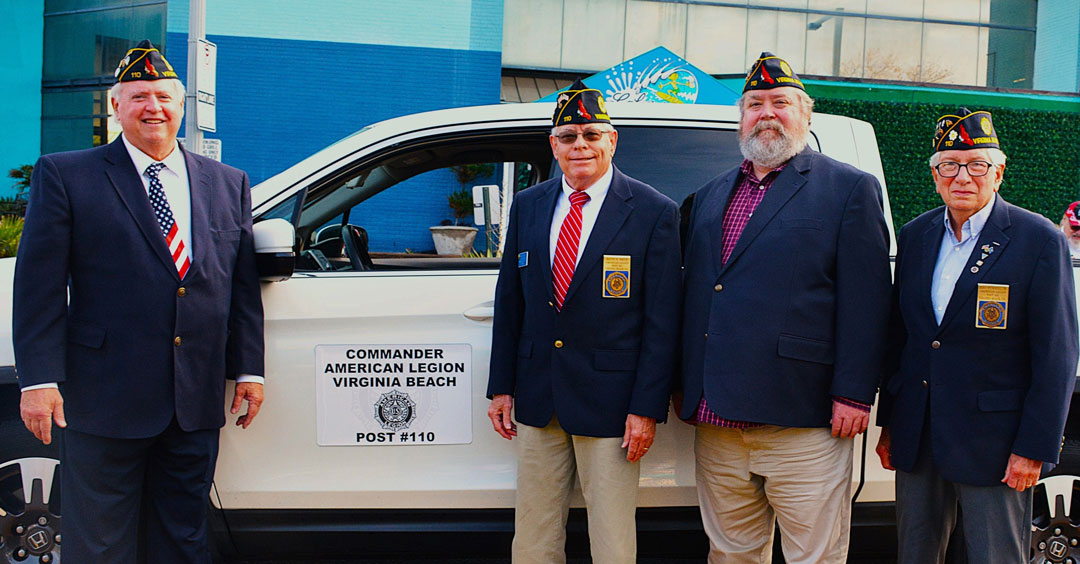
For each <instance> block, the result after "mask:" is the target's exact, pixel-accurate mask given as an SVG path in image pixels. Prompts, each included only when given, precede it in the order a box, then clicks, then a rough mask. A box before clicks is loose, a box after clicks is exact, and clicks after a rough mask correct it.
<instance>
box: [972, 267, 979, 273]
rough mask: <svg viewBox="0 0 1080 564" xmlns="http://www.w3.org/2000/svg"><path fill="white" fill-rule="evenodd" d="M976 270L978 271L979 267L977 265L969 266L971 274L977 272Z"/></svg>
mask: <svg viewBox="0 0 1080 564" xmlns="http://www.w3.org/2000/svg"><path fill="white" fill-rule="evenodd" d="M978 272H979V267H977V266H973V267H971V273H972V274H976V273H978Z"/></svg>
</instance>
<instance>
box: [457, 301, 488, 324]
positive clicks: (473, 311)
mask: <svg viewBox="0 0 1080 564" xmlns="http://www.w3.org/2000/svg"><path fill="white" fill-rule="evenodd" d="M462 315H464V316H465V317H468V318H469V319H471V320H473V321H479V322H481V323H482V322H484V321H491V320H492V318H494V317H495V302H494V301H490V302H484V303H482V304H477V305H475V306H473V307H471V308H469V309H467V310H465V311H464V312H463V313H462Z"/></svg>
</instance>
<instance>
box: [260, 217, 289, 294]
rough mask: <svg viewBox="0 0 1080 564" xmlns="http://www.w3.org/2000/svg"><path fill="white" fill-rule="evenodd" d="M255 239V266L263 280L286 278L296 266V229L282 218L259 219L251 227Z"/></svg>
mask: <svg viewBox="0 0 1080 564" xmlns="http://www.w3.org/2000/svg"><path fill="white" fill-rule="evenodd" d="M251 231H252V235H253V237H254V239H255V266H256V268H258V270H259V278H261V279H262V280H263V281H264V282H280V281H282V280H288V279H289V277H291V276H292V274H293V268H295V266H296V254H295V253H294V252H293V242H294V240H295V239H296V229H294V228H293V226H292V224H291V223H289V222H288V221H285V220H284V219H280V218H275V219H267V220H265V221H260V222H258V223H256V224H255V225H254V226H253V227H252V230H251Z"/></svg>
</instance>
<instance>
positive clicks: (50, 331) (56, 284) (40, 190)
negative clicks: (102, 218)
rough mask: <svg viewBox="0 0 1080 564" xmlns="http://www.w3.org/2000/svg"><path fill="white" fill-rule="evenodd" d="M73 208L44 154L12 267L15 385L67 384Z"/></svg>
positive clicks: (36, 170)
mask: <svg viewBox="0 0 1080 564" xmlns="http://www.w3.org/2000/svg"><path fill="white" fill-rule="evenodd" d="M71 225H72V218H71V208H70V206H69V203H68V197H67V192H66V189H65V187H64V179H63V178H62V177H61V174H60V171H59V169H58V168H57V166H56V164H55V163H54V162H53V161H52V159H51V158H50V157H49V156H48V155H46V156H43V157H41V158H39V159H38V161H37V164H35V165H34V173H33V175H32V176H31V178H30V199H29V202H28V205H27V208H26V223H25V224H24V227H23V232H22V238H21V240H20V243H19V252H18V258H17V259H16V263H15V283H14V291H13V295H14V303H13V304H12V333H13V340H14V345H15V359H16V365H17V367H18V371H19V385H20V386H21V387H24V388H25V387H27V386H33V385H37V384H44V383H49V382H63V381H64V379H65V368H66V367H65V361H66V357H67V355H66V354H65V347H66V344H67V285H68V275H69V266H70V257H69V253H70V251H71Z"/></svg>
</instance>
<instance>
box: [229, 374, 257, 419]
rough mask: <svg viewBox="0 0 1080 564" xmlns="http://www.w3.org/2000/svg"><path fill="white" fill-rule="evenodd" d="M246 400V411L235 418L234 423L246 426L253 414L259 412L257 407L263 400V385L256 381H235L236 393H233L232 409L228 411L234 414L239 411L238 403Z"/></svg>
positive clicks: (253, 416) (253, 417)
mask: <svg viewBox="0 0 1080 564" xmlns="http://www.w3.org/2000/svg"><path fill="white" fill-rule="evenodd" d="M244 400H247V402H248V407H247V413H245V414H243V415H241V416H240V417H237V418H236V424H237V425H239V426H241V427H243V428H244V429H247V428H248V425H251V422H252V421H254V420H255V416H256V415H258V414H259V407H260V406H261V405H262V402H263V385H262V384H260V383H258V382H237V383H236V393H235V394H234V395H233V400H232V409H230V410H229V413H232V414H233V415H236V414H237V413H238V412H239V411H240V404H241V403H243V401H244Z"/></svg>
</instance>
